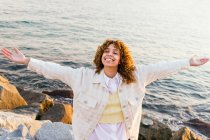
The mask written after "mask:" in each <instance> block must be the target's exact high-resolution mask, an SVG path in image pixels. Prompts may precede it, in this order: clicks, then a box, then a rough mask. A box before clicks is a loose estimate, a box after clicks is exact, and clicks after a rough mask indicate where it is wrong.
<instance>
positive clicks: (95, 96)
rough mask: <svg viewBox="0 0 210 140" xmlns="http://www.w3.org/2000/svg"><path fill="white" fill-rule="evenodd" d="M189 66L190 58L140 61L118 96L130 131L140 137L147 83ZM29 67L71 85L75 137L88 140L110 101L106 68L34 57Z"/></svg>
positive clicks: (121, 87) (133, 139) (133, 137)
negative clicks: (133, 79)
mask: <svg viewBox="0 0 210 140" xmlns="http://www.w3.org/2000/svg"><path fill="white" fill-rule="evenodd" d="M189 66H190V64H189V60H188V59H185V60H178V61H173V62H160V63H157V64H150V65H137V66H136V71H135V76H136V78H137V82H136V83H132V84H126V83H122V78H120V85H119V88H118V94H119V99H120V103H121V107H122V111H123V115H124V118H125V124H126V131H127V135H128V136H129V138H130V139H131V140H138V134H139V127H140V121H141V113H142V100H143V98H144V95H145V87H146V86H147V85H148V84H150V83H151V82H153V81H155V80H157V79H160V78H164V77H166V76H168V75H171V74H173V73H177V72H178V71H179V70H181V69H185V68H188V67H189ZM28 69H29V70H32V71H35V72H37V73H38V74H41V75H43V76H44V77H46V78H48V79H58V80H61V81H62V82H64V83H66V84H67V85H69V86H70V87H71V88H72V89H73V92H74V101H73V111H74V112H73V120H72V128H73V133H74V137H75V140H88V139H89V138H90V136H91V134H92V132H93V130H94V129H95V127H96V125H97V124H98V121H99V120H100V117H101V115H102V113H103V111H104V108H105V106H106V104H107V102H108V96H109V94H108V92H109V91H108V89H107V88H106V85H105V81H104V77H103V74H104V71H103V70H102V71H101V72H100V74H96V73H95V70H94V69H89V68H84V67H82V68H78V69H74V68H71V67H67V66H61V65H59V64H55V63H52V62H45V61H40V60H36V59H33V58H31V59H30V61H29V64H28Z"/></svg>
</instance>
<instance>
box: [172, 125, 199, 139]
mask: <svg viewBox="0 0 210 140" xmlns="http://www.w3.org/2000/svg"><path fill="white" fill-rule="evenodd" d="M170 140H202V138H200V137H198V136H196V135H195V133H193V132H192V131H191V130H190V129H189V128H188V127H183V128H181V129H180V130H179V131H177V132H175V134H174V135H173V137H172V138H171V139H170Z"/></svg>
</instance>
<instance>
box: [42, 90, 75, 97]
mask: <svg viewBox="0 0 210 140" xmlns="http://www.w3.org/2000/svg"><path fill="white" fill-rule="evenodd" d="M42 93H44V94H47V95H50V96H61V97H64V98H70V99H73V97H74V93H73V90H53V91H43V92H42Z"/></svg>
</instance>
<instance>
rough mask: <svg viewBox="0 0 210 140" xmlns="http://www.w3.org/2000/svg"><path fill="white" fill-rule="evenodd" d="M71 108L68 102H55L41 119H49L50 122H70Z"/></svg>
mask: <svg viewBox="0 0 210 140" xmlns="http://www.w3.org/2000/svg"><path fill="white" fill-rule="evenodd" d="M72 113H73V108H72V106H71V105H70V104H61V103H55V104H54V105H53V106H52V107H51V108H49V110H47V112H45V114H43V116H42V117H41V120H50V121H52V122H63V123H66V124H71V123H72Z"/></svg>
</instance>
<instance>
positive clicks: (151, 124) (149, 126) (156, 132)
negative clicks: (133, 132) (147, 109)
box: [139, 115, 172, 140]
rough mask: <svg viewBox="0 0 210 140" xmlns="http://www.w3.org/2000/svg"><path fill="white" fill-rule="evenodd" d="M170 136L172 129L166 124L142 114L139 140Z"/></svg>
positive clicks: (152, 139) (167, 137)
mask: <svg viewBox="0 0 210 140" xmlns="http://www.w3.org/2000/svg"><path fill="white" fill-rule="evenodd" d="M171 137H172V131H171V129H170V128H169V127H168V126H167V125H165V124H163V123H161V122H159V121H158V120H156V119H153V118H151V117H149V116H146V115H142V121H141V126H140V132H139V140H169V139H170V138H171Z"/></svg>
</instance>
